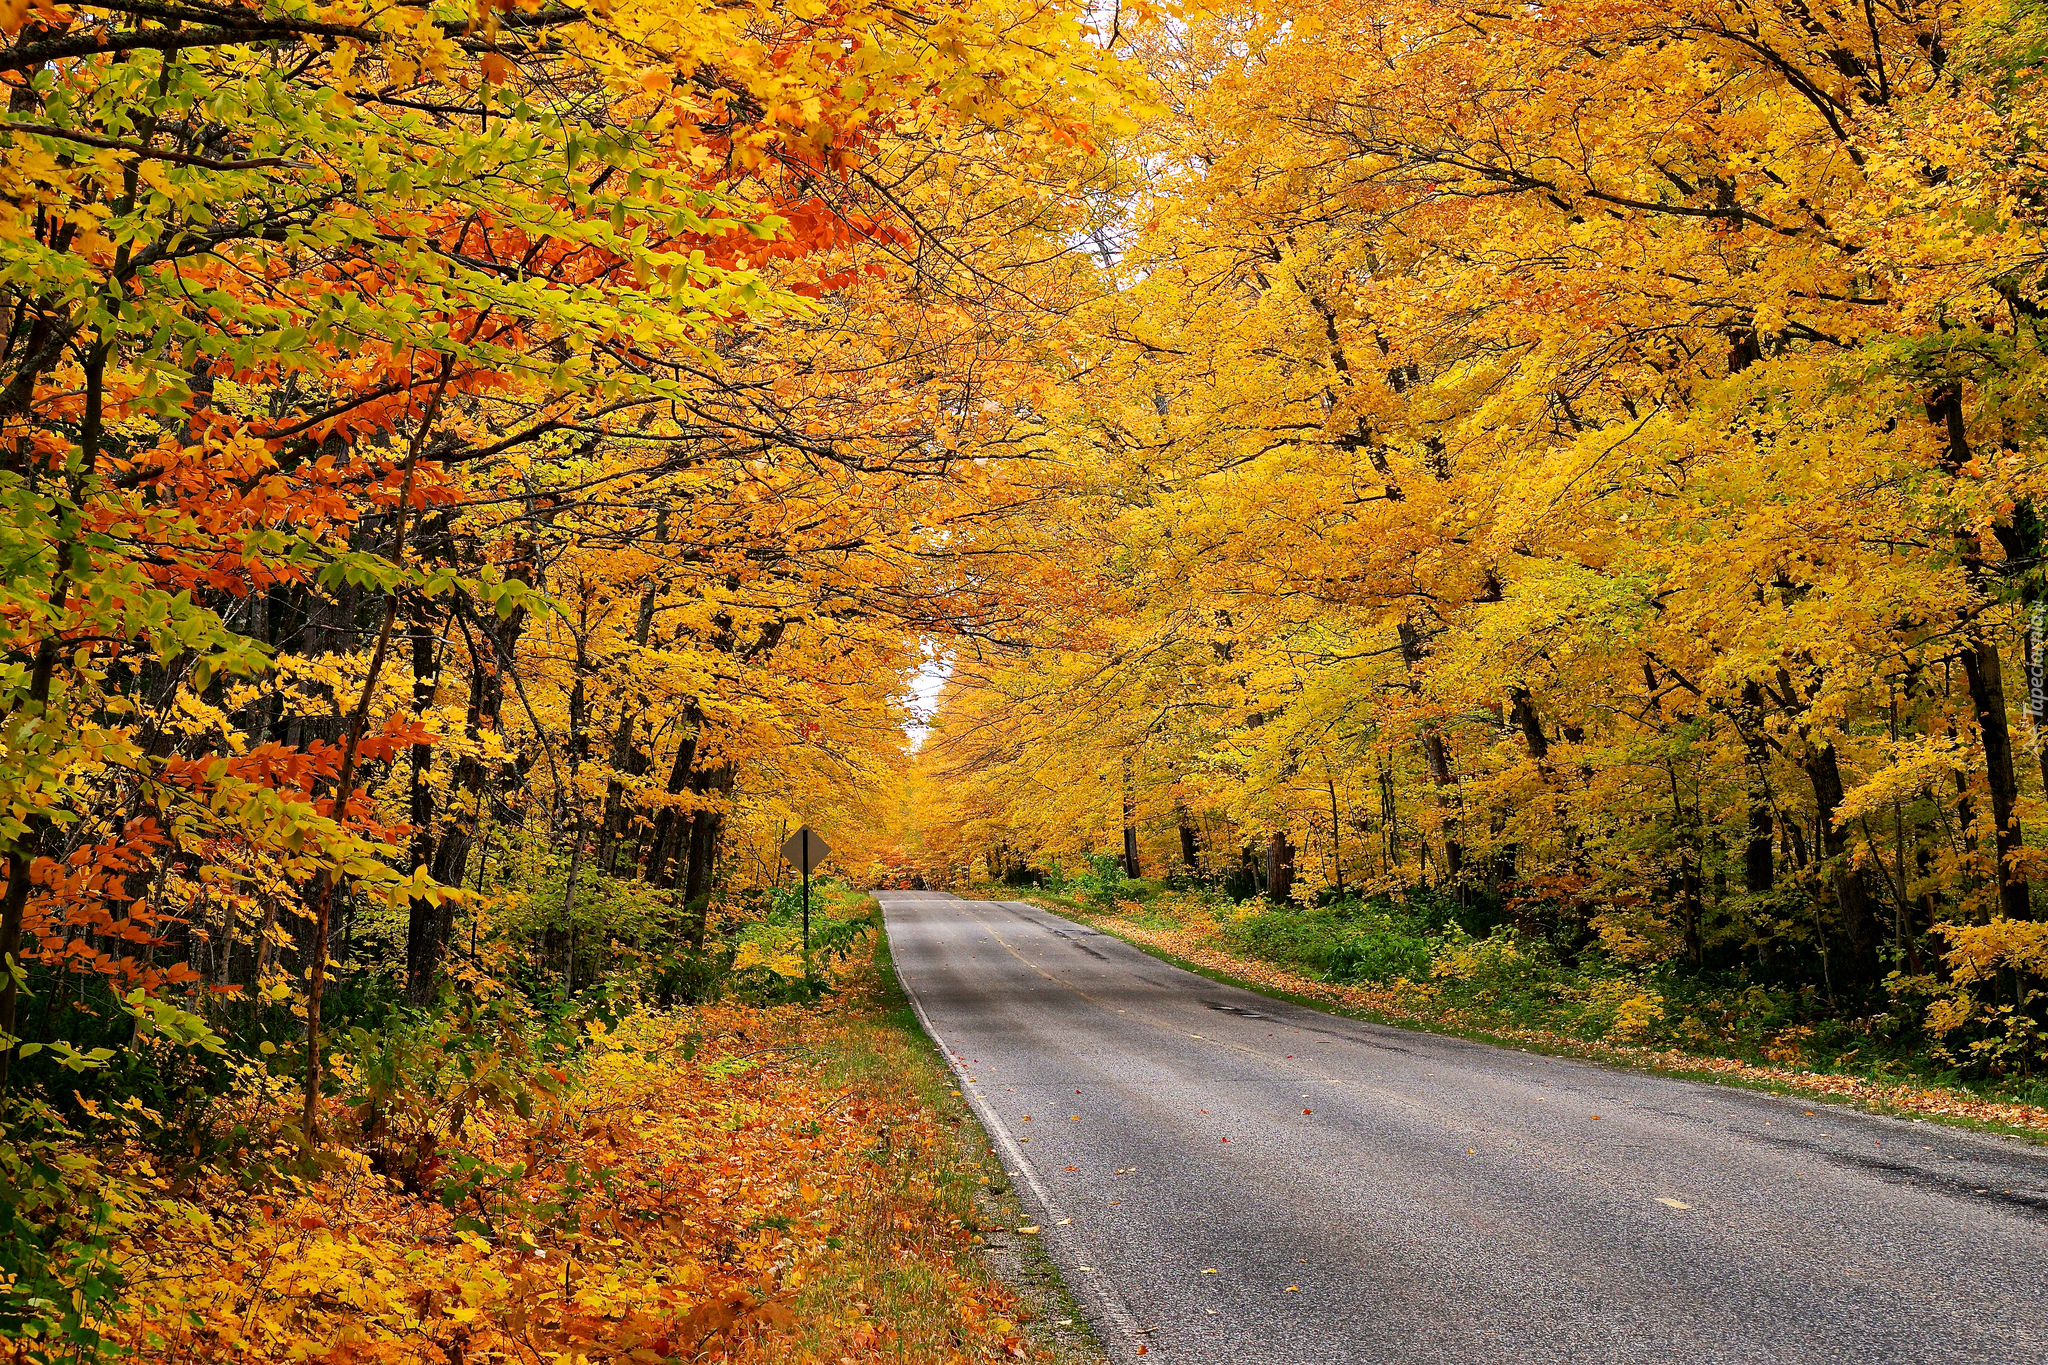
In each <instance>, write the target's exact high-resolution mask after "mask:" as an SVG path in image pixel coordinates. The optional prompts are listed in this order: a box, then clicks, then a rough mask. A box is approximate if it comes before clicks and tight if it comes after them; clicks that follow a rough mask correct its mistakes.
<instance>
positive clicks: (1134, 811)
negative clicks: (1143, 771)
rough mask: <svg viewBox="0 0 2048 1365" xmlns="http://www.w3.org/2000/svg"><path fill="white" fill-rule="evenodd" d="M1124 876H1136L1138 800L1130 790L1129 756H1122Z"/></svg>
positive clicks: (1133, 877)
mask: <svg viewBox="0 0 2048 1365" xmlns="http://www.w3.org/2000/svg"><path fill="white" fill-rule="evenodd" d="M1124 875H1125V876H1126V877H1130V878H1132V879H1134V880H1135V879H1136V877H1137V875H1138V798H1137V795H1136V793H1135V792H1134V791H1133V790H1132V779H1131V756H1130V755H1129V754H1125V755H1124Z"/></svg>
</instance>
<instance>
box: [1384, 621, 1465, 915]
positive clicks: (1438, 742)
mask: <svg viewBox="0 0 2048 1365" xmlns="http://www.w3.org/2000/svg"><path fill="white" fill-rule="evenodd" d="M1399 632H1400V639H1401V659H1402V661H1403V662H1404V663H1406V664H1407V665H1408V668H1409V670H1410V672H1411V673H1412V672H1414V670H1416V669H1418V668H1420V667H1421V666H1422V657H1423V656H1422V637H1421V635H1420V634H1419V633H1418V632H1417V631H1416V629H1415V627H1414V625H1413V624H1411V623H1410V622H1408V621H1403V622H1401V625H1400V628H1399ZM1413 686H1414V687H1415V688H1416V689H1417V690H1420V681H1419V680H1418V681H1417V682H1416V683H1414V684H1413ZM1422 756H1423V759H1424V760H1425V761H1426V762H1427V764H1428V766H1429V782H1430V785H1431V786H1433V787H1435V788H1436V789H1437V805H1438V806H1439V808H1440V809H1441V810H1442V811H1443V836H1444V870H1445V874H1446V875H1447V876H1448V878H1449V879H1450V880H1451V881H1452V882H1456V881H1457V880H1458V878H1459V877H1460V875H1462V874H1463V872H1464V870H1465V849H1464V846H1463V845H1461V844H1460V843H1459V842H1458V819H1457V814H1456V808H1457V793H1456V792H1455V791H1454V790H1453V789H1454V788H1455V786H1456V785H1457V784H1456V779H1454V778H1453V777H1452V775H1451V751H1450V747H1449V746H1448V745H1446V744H1445V743H1444V737H1443V732H1442V731H1440V730H1439V729H1437V727H1436V726H1435V725H1433V724H1425V725H1424V726H1423V727H1422Z"/></svg>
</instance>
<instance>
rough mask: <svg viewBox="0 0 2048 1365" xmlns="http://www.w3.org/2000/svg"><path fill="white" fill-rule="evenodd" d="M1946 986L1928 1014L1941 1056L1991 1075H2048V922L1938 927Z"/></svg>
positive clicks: (2000, 921) (2008, 921) (2004, 921)
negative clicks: (1943, 941)
mask: <svg viewBox="0 0 2048 1365" xmlns="http://www.w3.org/2000/svg"><path fill="white" fill-rule="evenodd" d="M1935 932H1936V933H1937V934H1939V935H1941V936H1942V937H1943V938H1945V939H1946V940H1948V944H1949V949H1948V951H1947V952H1946V953H1943V954H1942V961H1943V962H1944V963H1946V964H1947V966H1948V970H1949V979H1948V983H1947V987H1946V989H1944V990H1942V991H1941V993H1940V994H1938V995H1937V996H1936V997H1935V999H1934V1002H1933V1003H1932V1004H1931V1005H1929V1006H1928V1008H1927V1030H1928V1032H1929V1033H1931V1034H1933V1035H1934V1036H1935V1037H1936V1038H1937V1039H1939V1040H1940V1042H1939V1044H1938V1055H1940V1056H1942V1057H1944V1058H1945V1059H1948V1060H1951V1061H1953V1062H1954V1063H1955V1064H1957V1065H1960V1066H1964V1067H1967V1068H1969V1069H1971V1070H1975V1071H1983V1072H1989V1073H1990V1074H1991V1075H1994V1076H2008V1075H2031V1074H2034V1073H2036V1072H2040V1071H2044V1070H2048V921H2042V920H2015V919H1995V920H1992V921H1991V922H1990V923H1988V924H1938V925H1936V926H1935Z"/></svg>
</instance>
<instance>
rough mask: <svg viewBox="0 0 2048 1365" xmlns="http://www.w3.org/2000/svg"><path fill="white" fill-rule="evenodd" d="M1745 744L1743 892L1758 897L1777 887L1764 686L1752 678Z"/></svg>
mask: <svg viewBox="0 0 2048 1365" xmlns="http://www.w3.org/2000/svg"><path fill="white" fill-rule="evenodd" d="M1740 729H1741V732H1742V744H1743V747H1744V748H1745V749H1747V750H1748V751H1749V763H1750V769H1751V772H1750V785H1749V840H1748V842H1747V843H1746V844H1745V845H1744V846H1743V849H1742V889H1743V890H1745V891H1747V892H1749V893H1751V894H1752V895H1758V894H1761V893H1763V892H1765V891H1769V890H1770V889H1771V888H1772V887H1773V886H1774V885H1776V884H1777V869H1776V868H1775V867H1774V866H1773V865H1772V856H1771V854H1772V836H1773V834H1774V833H1775V830H1774V828H1773V825H1774V821H1773V818H1772V813H1771V788H1770V758H1771V755H1770V747H1769V744H1768V742H1767V741H1766V739H1765V737H1764V690H1763V685H1762V684H1761V683H1759V682H1757V680H1756V679H1754V678H1751V679H1749V680H1748V681H1746V682H1744V683H1743V684H1742V713H1741V726H1740Z"/></svg>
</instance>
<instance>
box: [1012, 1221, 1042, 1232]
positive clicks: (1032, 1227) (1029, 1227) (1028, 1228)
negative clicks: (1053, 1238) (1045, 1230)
mask: <svg viewBox="0 0 2048 1365" xmlns="http://www.w3.org/2000/svg"><path fill="white" fill-rule="evenodd" d="M1017 1231H1019V1232H1036V1231H1038V1224H1036V1223H1026V1224H1024V1225H1023V1226H1021V1227H1019V1228H1018V1229H1017Z"/></svg>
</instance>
